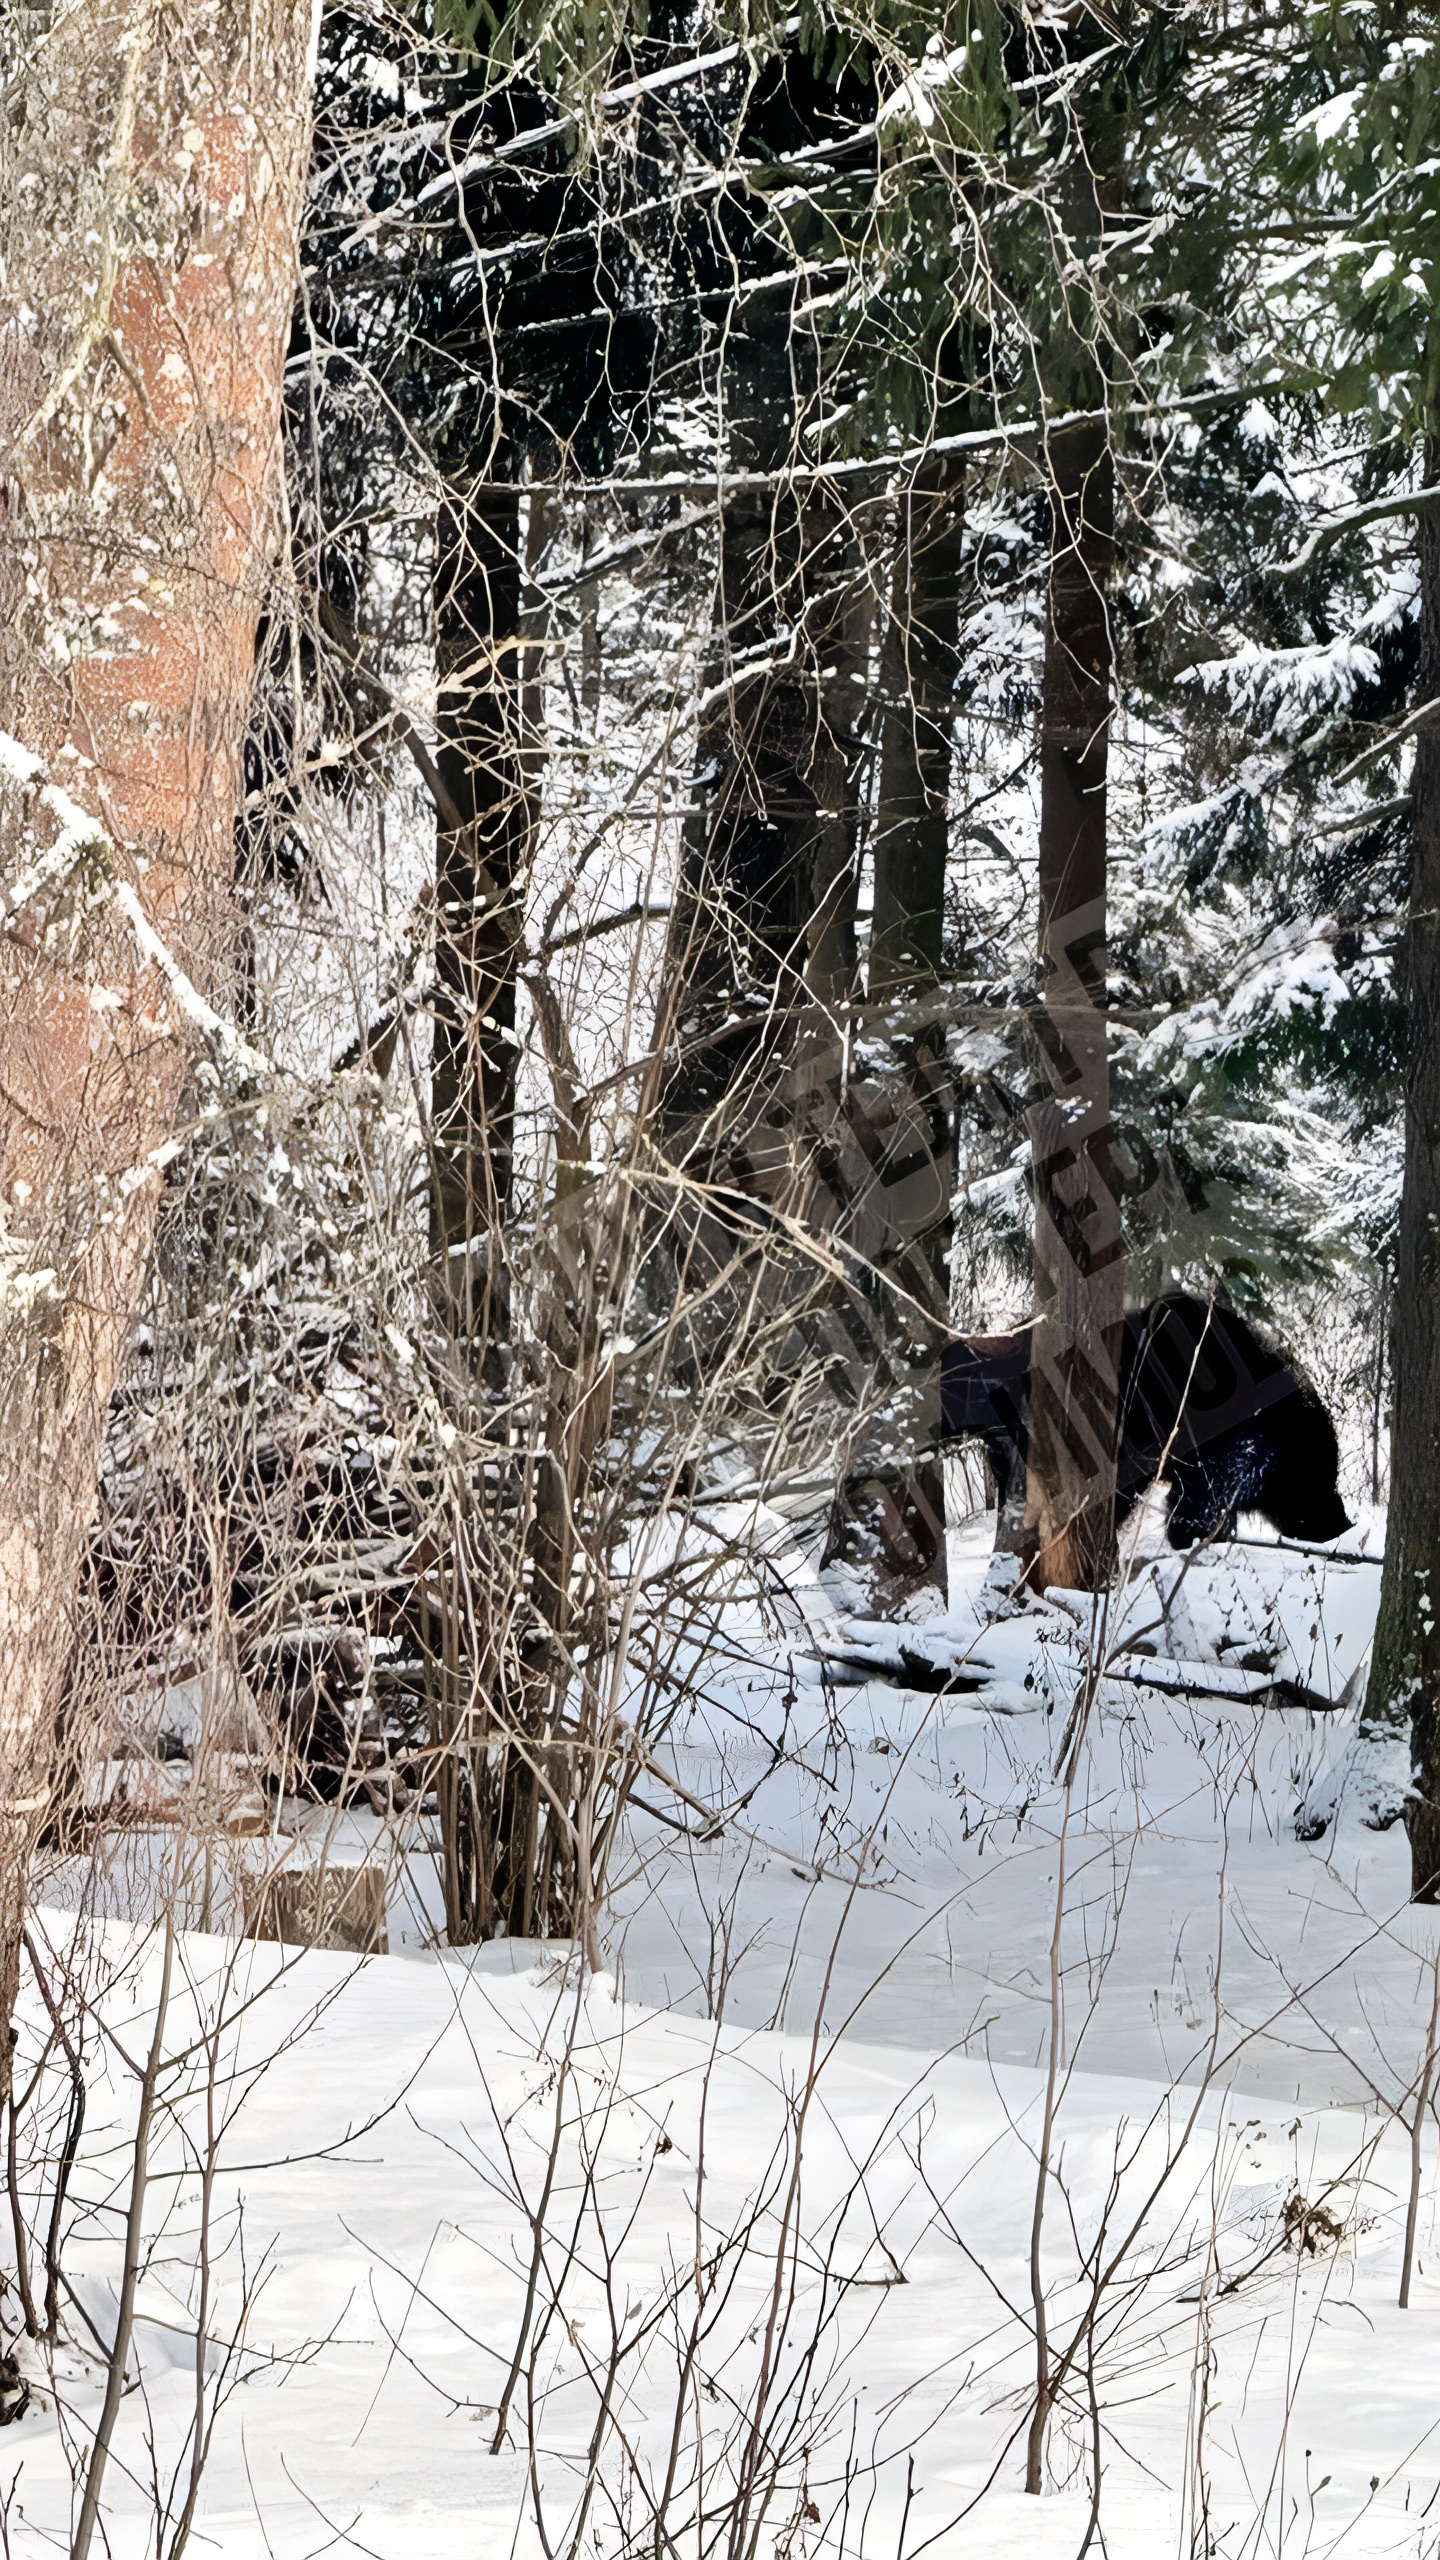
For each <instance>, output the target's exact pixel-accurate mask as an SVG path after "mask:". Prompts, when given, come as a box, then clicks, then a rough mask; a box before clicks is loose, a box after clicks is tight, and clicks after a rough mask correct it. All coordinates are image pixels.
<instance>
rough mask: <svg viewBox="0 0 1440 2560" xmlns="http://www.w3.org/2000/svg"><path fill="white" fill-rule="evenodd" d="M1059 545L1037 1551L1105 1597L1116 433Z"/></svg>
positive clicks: (1042, 1010)
mask: <svg viewBox="0 0 1440 2560" xmlns="http://www.w3.org/2000/svg"><path fill="white" fill-rule="evenodd" d="M1049 460H1050V472H1051V506H1052V511H1053V525H1054V531H1053V536H1052V547H1051V562H1050V597H1049V615H1048V622H1047V629H1046V636H1045V670H1044V680H1043V696H1042V703H1041V714H1040V923H1039V972H1038V975H1039V991H1038V999H1037V1003H1036V1006H1035V1012H1034V1017H1033V1032H1034V1041H1035V1068H1036V1098H1035V1101H1034V1103H1033V1105H1032V1108H1031V1110H1030V1114H1029V1120H1030V1139H1031V1167H1032V1180H1033V1186H1034V1199H1035V1306H1036V1324H1035V1336H1034V1351H1033V1355H1032V1369H1031V1379H1032V1383H1031V1404H1030V1457H1029V1474H1028V1485H1027V1494H1026V1519H1025V1533H1024V1551H1025V1554H1026V1559H1027V1572H1028V1574H1029V1578H1030V1579H1031V1580H1032V1581H1033V1582H1034V1583H1035V1584H1036V1586H1037V1587H1039V1588H1042V1589H1043V1588H1044V1587H1045V1586H1046V1585H1048V1584H1052V1583H1054V1584H1059V1585H1061V1586H1064V1587H1068V1588H1070V1589H1072V1590H1081V1591H1086V1590H1089V1591H1093V1590H1096V1589H1098V1588H1099V1587H1100V1586H1101V1585H1102V1584H1103V1583H1104V1582H1105V1581H1106V1580H1107V1578H1108V1576H1109V1574H1110V1572H1111V1570H1112V1568H1113V1564H1114V1553H1115V1424H1116V1400H1117V1391H1118V1379H1119V1358H1120V1343H1121V1331H1122V1323H1123V1317H1124V1261H1123V1252H1124V1248H1123V1244H1122V1240H1121V1232H1120V1203H1119V1198H1118V1196H1117V1178H1116V1174H1115V1170H1114V1165H1113V1160H1112V1155H1111V1129H1110V1078H1109V1066H1108V1061H1107V1055H1106V1002H1105V924H1106V828H1105V769H1106V756H1107V748H1108V740H1109V723H1110V694H1111V643H1110V626H1109V619H1108V615H1107V611H1106V586H1107V582H1108V577H1109V570H1110V558H1111V549H1112V542H1113V518H1114V482H1113V473H1112V465H1111V459H1110V450H1109V444H1108V440H1107V437H1106V433H1105V430H1104V428H1103V427H1084V428H1079V429H1074V430H1071V431H1069V432H1067V433H1065V434H1063V435H1058V436H1056V437H1054V438H1053V439H1052V442H1051V447H1050V456H1049Z"/></svg>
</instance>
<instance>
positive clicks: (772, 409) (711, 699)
mask: <svg viewBox="0 0 1440 2560" xmlns="http://www.w3.org/2000/svg"><path fill="white" fill-rule="evenodd" d="M792 354H793V351H792V348H791V345H790V341H789V339H788V337H787V336H786V335H785V334H784V333H783V332H781V333H776V332H770V333H766V332H762V331H761V330H760V329H759V328H758V327H757V326H754V325H752V326H751V328H750V329H749V330H747V331H746V332H745V333H744V334H737V336H736V338H735V341H734V344H733V347H732V351H731V357H730V362H729V367H728V380H729V390H730V399H731V420H730V458H731V461H732V463H733V465H734V466H735V468H736V469H737V470H740V471H772V472H773V471H783V469H784V467H785V465H786V463H787V462H789V461H792V460H793V459H794V456H795V447H796V424H795V418H796V402H795V395H794V389H793V382H792ZM859 594H860V584H859V580H858V578H857V576H856V561H855V557H854V545H853V542H852V540H851V537H850V532H849V527H848V523H847V519H846V516H845V512H844V509H843V507H841V506H839V505H838V504H837V503H836V501H835V500H834V499H833V498H832V497H830V496H828V495H825V494H817V493H811V494H808V495H804V496H802V495H800V494H797V492H796V490H795V489H793V488H791V487H788V486H786V485H785V484H784V483H783V482H782V483H781V484H780V485H778V486H772V487H770V488H758V489H757V488H741V489H738V490H736V491H735V492H734V494H733V495H731V496H730V497H728V498H727V499H726V501H725V503H724V506H723V508H722V512H721V530H720V562H719V577H718V581H717V586H716V593H715V614H714V630H715V645H714V648H713V651H712V653H711V664H710V668H709V670H708V681H707V684H706V688H705V700H704V705H703V708H702V713H701V719H700V724H699V735H698V740H697V755H696V774H695V798H696V801H697V803H698V804H699V806H698V809H697V812H696V814H695V815H694V816H693V817H692V818H691V819H690V820H689V822H688V824H687V827H686V835H685V853H684V862H683V869H682V878H681V882H680V889H679V895H678V897H677V900H676V911H675V917H674V921H673V925H672V930H671V934H670V947H669V966H668V968H667V971H666V990H665V994H664V997H663V998H662V1012H661V1025H660V1028H661V1034H662V1037H663V1038H665V1039H666V1040H667V1042H669V1043H670V1045H671V1046H672V1051H673V1063H672V1065H671V1068H670V1071H669V1073H668V1075H667V1078H666V1091H665V1112H666V1117H667V1119H668V1120H669V1122H670V1124H671V1126H672V1129H679V1130H681V1131H684V1130H686V1128H687V1126H688V1127H689V1128H690V1129H694V1128H697V1127H703V1128H704V1131H705V1141H706V1143H707V1145H708V1144H709V1142H710V1138H711V1134H712V1128H713V1133H714V1135H716V1136H718V1135H720V1134H721V1132H722V1130H723V1126H724V1122H725V1117H726V1115H725V1113H724V1112H723V1110H722V1111H720V1112H719V1113H718V1115H717V1117H716V1119H715V1120H714V1122H713V1123H711V1122H710V1120H709V1115H711V1114H714V1113H716V1107H717V1106H718V1105H723V1104H724V1103H725V1101H726V1099H727V1097H728V1096H729V1095H730V1094H731V1093H732V1092H740V1103H739V1111H740V1119H741V1122H742V1124H743V1123H745V1122H747V1121H748V1120H749V1118H750V1117H751V1116H752V1111H751V1103H752V1100H753V1091H754V1088H755V1086H756V1084H757V1083H758V1082H759V1081H761V1080H762V1078H763V1073H764V1062H765V1061H766V1060H767V1059H775V1058H784V1057H785V1056H787V1055H788V1054H789V1051H790V1049H791V1047H792V1045H793V1038H794V1034H795V1031H796V1028H797V1026H798V1024H799V1023H800V1022H801V1021H802V1020H804V1019H805V1018H806V1017H807V1016H808V1015H809V1014H810V1013H811V1011H812V1009H813V1008H814V1007H815V1006H816V1005H819V1006H823V1007H826V1008H830V1009H833V1008H834V1007H835V1006H836V1005H838V1004H841V1003H843V1002H844V1001H845V1000H846V999H847V998H848V996H849V995H850V992H851V988H852V983H853V979H854V972H855V889H856V879H855V868H856V865H855V856H856V838H857V824H858V800H857V793H856V787H855V751H854V739H853V735H852V732H853V727H854V714H855V708H856V704H857V701H858V696H859V692H860V687H859V685H858V684H857V683H856V682H855V677H856V676H857V674H858V673H860V672H861V670H862V667H863V648H862V645H861V634H860V630H859V614H858V602H859ZM742 1088H743V1091H741V1089H742Z"/></svg>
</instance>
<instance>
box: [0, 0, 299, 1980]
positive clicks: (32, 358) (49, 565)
mask: <svg viewBox="0 0 1440 2560" xmlns="http://www.w3.org/2000/svg"><path fill="white" fill-rule="evenodd" d="M11 26H12V34H11V37H10V40H9V41H10V44H11V47H12V49H13V57H12V60H11V61H10V62H8V63H7V64H6V66H5V67H6V71H7V73H8V74H9V77H10V80H11V84H12V85H11V86H10V89H9V95H8V100H7V119H6V124H5V131H4V136H3V139H0V206H3V207H4V208H5V212H4V214H3V216H0V220H3V223H4V228H5V232H6V234H7V235H8V236H6V237H5V238H4V241H3V249H4V259H3V266H0V272H3V274H4V277H5V283H4V287H3V303H0V342H3V344H4V346H5V349H6V358H5V362H4V364H3V366H0V456H3V464H0V467H3V470H4V474H5V478H4V482H3V510H0V730H3V731H4V732H5V733H6V734H7V735H8V736H9V737H10V738H12V739H14V740H15V741H16V742H17V744H18V749H19V750H20V751H21V752H18V753H13V754H11V755H10V756H9V757H8V760H7V764H6V771H5V774H4V775H3V776H0V828H3V836H0V881H3V883H4V884H5V897H4V916H3V929H0V1304H3V1347H0V1701H3V1705H0V1814H3V1818H4V1820H5V1821H6V1823H7V1824H8V1825H9V1826H10V1827H11V1830H12V1833H13V1834H14V1837H13V1839H12V1843H11V1854H9V1855H7V1857H6V1859H5V1867H6V1870H7V1874H9V1873H11V1872H13V1870H14V1869H15V1868H16V1866H17V1865H18V1862H19V1855H20V1852H21V1850H22V1848H23V1834H24V1829H25V1825H26V1823H27V1822H28V1821H29V1820H31V1819H32V1818H33V1816H34V1814H35V1812H36V1811H37V1810H38V1809H39V1805H40V1802H41V1800H42V1799H43V1795H44V1789H45V1774H46V1764H47V1761H48V1757H49V1745H50V1737H51V1734H52V1732H53V1725H54V1716H55V1708H56V1701H57V1694H58V1690H59V1686H60V1682H61V1678H62V1675H63V1671H64V1665H65V1660H66V1655H67V1651H68V1644H69V1611H70V1604H71V1596H72V1593H73V1589H74V1584H75V1577H76V1573H77V1570H78V1565H79V1560H80V1554H81V1549H82V1544H83V1540H84V1536H85V1532H86V1528H87V1525H88V1522H89V1519H90V1516H91V1513H92V1509H93V1503H94V1497H95V1485H96V1478H97V1471H98V1464H99V1459H100V1454H101V1447H102V1442H103V1436H104V1430H105V1418H106V1410H107V1406H108V1402H109V1397H110V1393H111V1389H112V1386H113V1384H114V1380H115V1376H116V1371H117V1367H118V1364H119V1362H120V1358H121V1355H122V1351H123V1346H124V1341H125V1336H126V1329H127V1325H128V1323H129V1321H130V1318H131V1315H132V1313H133V1309H134V1305H135V1300H136V1295H137V1292H138V1289H139V1287H140V1283H141V1280H142V1277H143V1273H144V1268H145V1262H146V1257H147V1254H148V1250H149V1244H150V1238H151V1232H152V1227H153V1222H154V1214H155V1207H156V1202H157V1198H158V1191H159V1178H160V1173H159V1167H158V1165H157V1164H156V1162H155V1151H156V1150H157V1148H160V1147H161V1146H162V1145H163V1142H164V1141H165V1140H166V1138H167V1136H168V1134H169V1132H170V1129H171V1126H172V1121H173V1115H174V1111H175V1106H176V1100H177V1096H178V1092H179V1088H180V1083H181V1080H182V1077H183V1074H184V1071H185V1065H186V1038H185V1034H186V1030H187V1025H186V1022H185V1020H184V1014H185V1011H186V1007H187V1002H188V999H187V998H186V994H185V989H184V987H183V985H181V986H180V988H179V991H178V998H177V991H176V985H175V981H174V976H173V971H171V970H169V969H168V968H167V965H166V963H165V962H164V961H163V960H162V961H161V963H160V965H158V966H157V965H156V954H155V947H154V945H153V943H152V944H151V945H150V947H149V951H148V956H147V951H146V949H145V947H144V945H145V943H146V937H147V933H149V932H153V934H155V935H157V936H158V937H159V939H160V941H161V942H162V943H163V944H164V945H165V946H166V949H167V950H168V952H169V953H170V954H172V955H174V958H175V960H177V961H178V962H179V963H180V964H181V966H182V968H183V969H184V971H185V972H186V973H188V976H189V978H190V979H191V980H192V981H193V982H194V983H195V984H196V985H198V986H203V985H204V983H205V980H206V978H207V976H208V975H209V974H210V971H211V964H212V960H213V956H214V954H215V951H216V948H217V942H218V938H219V933H220V928H221V926H222V924H223V921H224V914H225V906H226V891H227V887H228V883H229V881H230V878H231V874H232V869H233V837H234V826H235V818H236V813H237V806H238V795H239V786H240V776H241V754H242V746H243V738H244V730H245V722H246V714H247V707H248V702H249V695H250V686H251V671H252V665H253V657H254V643H255V625H256V618H257V613H258V609H259V605H260V601H261V596H262V593H263V589H264V586H265V583H266V580H267V577H268V575H269V571H270V566H271V560H272V552H273V543H274V538H275V532H276V524H277V517H276V510H275V501H276V495H277V489H278V472H277V464H278V456H279V418H280V398H281V389H282V380H283V358H284V348H285V341H286V334H287V330H288V326H289V320H290V313H291V306H292V301H293V295H294V286H295V251H296V236H297V225H298V216H299V206H300V198H301V191H302V186H303V180H304V172H305V163H306V155H307V148H308V133H309V99H310V89H311V83H312V78H313V58H314V28H313V25H312V9H311V0H244V5H239V0H176V5H175V6H173V7H171V8H170V9H168V10H166V11H164V12H155V11H152V10H150V9H149V8H142V7H140V6H138V5H136V0H100V5H98V6H95V7H92V8H89V9H85V10H79V9H74V10H71V11H69V12H68V13H66V14H62V13H61V12H60V11H59V10H58V9H57V10H55V11H54V12H53V14H52V13H51V12H48V11H45V12H41V11H30V12H25V13H16V16H15V17H14V18H13V19H12V21H11ZM36 758H38V759H40V760H41V762H42V764H43V767H44V768H45V769H47V770H48V773H49V775H50V777H51V784H52V787H51V788H50V789H49V791H48V793H47V791H46V789H45V788H44V787H43V781H42V778H41V777H40V776H39V775H35V774H34V772H33V767H30V766H28V765H27V759H36ZM27 771H29V772H30V773H31V776H32V778H31V780H30V782H29V783H28V785H27V783H26V780H25V776H26V774H27ZM59 792H63V793H64V794H65V795H68V803H69V804H73V809H72V811H71V816H70V817H69V818H67V801H66V800H62V799H60V798H59V797H57V793H59ZM72 820H73V823H72ZM127 898H128V900H129V902H130V903H129V905H128V908H127V905H126V900H127ZM189 1010H190V1011H191V1012H192V1014H193V1013H196V1012H197V1011H198V1008H197V1007H196V1006H195V1005H194V1004H190V1005H189ZM6 1917H7V1919H8V1917H9V1915H8V1914H7V1915H6ZM9 1935H10V1932H9V1930H8V1929H6V1930H0V1943H3V1942H4V1941H5V1940H7V1939H8V1936H9ZM12 1970H13V1968H11V1966H10V1965H9V1963H8V1960H6V1961H5V1962H4V1979H3V1981H0V1995H3V1992H4V1991H5V1990H7V1989H8V1988H9V1983H10V1978H11V1973H12Z"/></svg>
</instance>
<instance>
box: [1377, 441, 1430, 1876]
mask: <svg viewBox="0 0 1440 2560" xmlns="http://www.w3.org/2000/svg"><path fill="white" fill-rule="evenodd" d="M1437 474H1440V433H1436V432H1432V434H1431V435H1430V437H1429V439H1428V442H1427V448H1426V460H1425V478H1426V480H1427V481H1430V482H1433V481H1434V479H1435V478H1436V476H1437ZM1419 553H1420V617H1421V618H1420V627H1421V664H1420V699H1421V701H1422V702H1425V701H1431V700H1434V699H1436V698H1437V697H1440V517H1437V516H1436V515H1435V514H1434V513H1432V512H1427V513H1425V514H1423V515H1422V516H1421V518H1420V528H1419ZM1411 797H1412V805H1413V809H1414V853H1413V867H1412V871H1411V883H1410V913H1409V919H1408V922H1407V926H1406V933H1405V953H1404V970H1403V983H1404V993H1405V1007H1406V1039H1405V1177H1404V1187H1403V1190H1402V1192H1401V1199H1400V1248H1399V1258H1398V1268H1397V1272H1396V1285H1395V1312H1394V1329H1393V1333H1392V1336H1391V1360H1392V1374H1393V1420H1392V1424H1391V1433H1390V1507H1389V1513H1388V1517H1387V1520H1386V1527H1385V1565H1384V1571H1383V1573H1382V1575H1381V1581H1380V1614H1379V1618H1378V1620H1377V1622H1376V1627H1375V1647H1374V1652H1373V1654H1372V1656H1371V1662H1370V1683H1369V1691H1368V1695H1367V1697H1366V1701H1365V1716H1364V1726H1365V1729H1366V1733H1367V1736H1368V1738H1370V1739H1371V1740H1372V1741H1378V1740H1379V1739H1380V1738H1381V1737H1382V1736H1384V1735H1386V1734H1388V1733H1392V1732H1393V1733H1394V1734H1395V1735H1396V1737H1397V1739H1400V1738H1402V1737H1403V1734H1404V1729H1405V1727H1406V1725H1407V1724H1408V1726H1409V1728H1410V1757H1411V1764H1412V1784H1411V1792H1410V1794H1409V1798H1408V1801H1407V1802H1406V1805H1405V1827H1406V1830H1407V1831H1408V1832H1409V1835H1410V1861H1411V1886H1410V1889H1411V1894H1412V1896H1413V1898H1414V1900H1415V1901H1417V1902H1436V1901H1440V1323H1437V1321H1436V1318H1437V1312H1440V720H1437V721H1428V722H1427V723H1426V724H1425V725H1424V726H1423V727H1422V728H1421V729H1420V730H1419V731H1418V732H1417V735H1416V740H1415V771H1414V779H1413V783H1412V788H1411Z"/></svg>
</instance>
